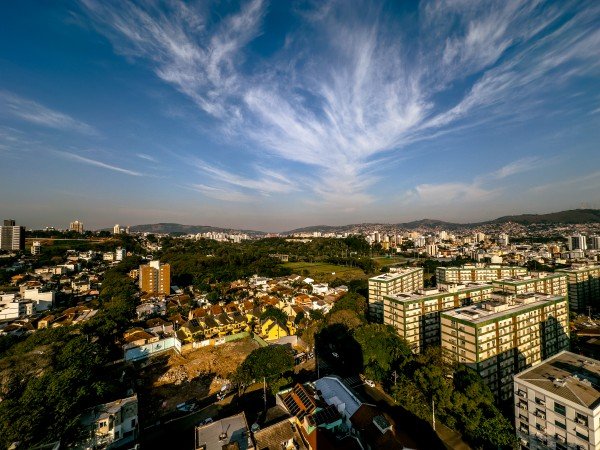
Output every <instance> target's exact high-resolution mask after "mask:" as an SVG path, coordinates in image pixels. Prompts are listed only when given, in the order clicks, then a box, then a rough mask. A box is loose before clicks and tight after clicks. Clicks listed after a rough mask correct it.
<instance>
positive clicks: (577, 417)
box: [575, 413, 588, 427]
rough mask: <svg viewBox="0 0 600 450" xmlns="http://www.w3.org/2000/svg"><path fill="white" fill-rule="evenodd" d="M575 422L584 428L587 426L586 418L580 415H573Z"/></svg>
mask: <svg viewBox="0 0 600 450" xmlns="http://www.w3.org/2000/svg"><path fill="white" fill-rule="evenodd" d="M575 422H577V423H578V424H580V425H584V426H586V427H587V426H588V418H587V416H586V415H584V414H581V413H575Z"/></svg>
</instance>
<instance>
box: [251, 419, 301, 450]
mask: <svg viewBox="0 0 600 450" xmlns="http://www.w3.org/2000/svg"><path fill="white" fill-rule="evenodd" d="M252 440H253V442H254V446H255V447H256V449H257V450H306V449H307V447H306V445H305V444H304V440H303V439H302V436H301V434H300V431H299V430H298V427H297V426H296V425H295V424H294V422H293V420H289V419H287V418H285V419H284V420H282V421H280V422H277V423H275V424H273V425H270V426H268V427H266V428H263V429H261V430H259V431H256V432H254V433H253V435H252Z"/></svg>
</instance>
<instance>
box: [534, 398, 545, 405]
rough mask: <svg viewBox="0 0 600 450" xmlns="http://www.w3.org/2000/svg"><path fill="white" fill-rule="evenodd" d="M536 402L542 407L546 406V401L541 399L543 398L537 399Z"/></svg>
mask: <svg viewBox="0 0 600 450" xmlns="http://www.w3.org/2000/svg"><path fill="white" fill-rule="evenodd" d="M535 402H536V403H537V404H538V405H541V406H546V400H543V399H541V398H536V399H535Z"/></svg>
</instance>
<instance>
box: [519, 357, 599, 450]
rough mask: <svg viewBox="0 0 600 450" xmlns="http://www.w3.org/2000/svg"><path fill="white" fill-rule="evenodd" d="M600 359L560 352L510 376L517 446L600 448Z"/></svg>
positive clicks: (558, 449)
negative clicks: (512, 386) (518, 444)
mask: <svg viewBox="0 0 600 450" xmlns="http://www.w3.org/2000/svg"><path fill="white" fill-rule="evenodd" d="M599 382H600V361H598V360H593V359H590V358H585V357H583V356H581V355H576V354H575V353H571V352H567V351H564V352H560V353H559V354H557V355H555V356H553V357H551V358H549V359H547V360H546V361H544V362H543V363H542V364H539V365H537V366H535V367H532V368H529V369H526V370H525V371H523V372H521V373H519V374H518V375H515V377H514V392H515V397H514V402H515V403H514V404H515V428H516V430H517V435H518V437H519V440H520V444H521V448H526V449H529V450H538V449H540V450H541V449H553V450H567V449H577V450H600V383H599Z"/></svg>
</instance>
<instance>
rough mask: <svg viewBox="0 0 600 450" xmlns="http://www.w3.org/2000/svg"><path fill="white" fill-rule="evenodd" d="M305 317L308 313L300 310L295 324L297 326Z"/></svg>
mask: <svg viewBox="0 0 600 450" xmlns="http://www.w3.org/2000/svg"><path fill="white" fill-rule="evenodd" d="M305 317H306V314H305V313H304V311H300V312H299V313H298V314H296V317H294V324H295V325H296V326H298V325H300V324H301V323H302V321H303V320H304V318H305Z"/></svg>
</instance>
